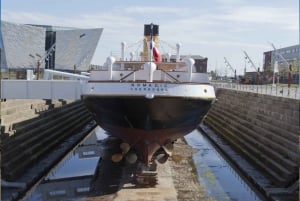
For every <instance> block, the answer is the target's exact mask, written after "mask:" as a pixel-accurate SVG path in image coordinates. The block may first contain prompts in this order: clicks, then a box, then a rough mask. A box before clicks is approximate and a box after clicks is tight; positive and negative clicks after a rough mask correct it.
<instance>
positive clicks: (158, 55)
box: [153, 47, 161, 62]
mask: <svg viewBox="0 0 300 201" xmlns="http://www.w3.org/2000/svg"><path fill="white" fill-rule="evenodd" d="M153 57H154V60H155V61H156V62H160V61H161V58H160V54H159V51H158V49H157V48H156V47H153Z"/></svg>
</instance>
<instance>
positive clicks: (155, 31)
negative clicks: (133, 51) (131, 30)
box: [142, 24, 159, 61]
mask: <svg viewBox="0 0 300 201" xmlns="http://www.w3.org/2000/svg"><path fill="white" fill-rule="evenodd" d="M151 27H152V29H151ZM151 35H152V37H151ZM151 38H152V41H153V42H154V43H155V46H156V48H158V46H159V25H156V24H145V25H144V47H143V52H142V60H143V61H149V54H150V51H149V45H148V44H149V42H150V41H151Z"/></svg>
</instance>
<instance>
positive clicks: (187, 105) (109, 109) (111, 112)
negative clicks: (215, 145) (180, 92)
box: [83, 96, 211, 164]
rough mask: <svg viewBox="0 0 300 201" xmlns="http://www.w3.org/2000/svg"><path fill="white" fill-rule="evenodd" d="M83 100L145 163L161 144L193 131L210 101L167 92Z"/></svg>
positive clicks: (105, 127)
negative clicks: (166, 94) (170, 94)
mask: <svg viewBox="0 0 300 201" xmlns="http://www.w3.org/2000/svg"><path fill="white" fill-rule="evenodd" d="M83 100H84V102H85V104H86V106H87V108H88V110H89V111H90V112H91V113H92V114H93V115H94V118H95V120H96V121H97V123H98V124H99V126H101V127H102V128H103V129H104V130H106V131H107V132H108V133H109V134H110V135H113V136H116V137H118V138H120V139H122V140H123V141H124V142H126V143H128V144H129V145H130V146H131V149H134V150H135V151H136V153H137V155H138V158H139V159H140V160H141V161H143V162H144V163H145V164H148V163H149V162H150V161H151V159H152V156H153V155H154V154H155V152H156V151H158V150H159V149H160V148H161V147H162V146H164V145H166V144H169V143H172V142H174V141H175V140H176V139H178V138H179V137H182V136H184V135H186V134H188V133H190V132H191V131H193V130H194V129H195V128H196V127H197V126H198V125H199V123H200V122H201V120H202V119H203V117H204V115H205V114H206V113H207V111H208V110H209V108H210V105H211V100H202V99H195V98H186V97H185V98H184V97H182V98H180V97H167V96H156V97H155V98H153V99H147V98H145V96H134V97H132V96H118V97H115V96H114V97H107V96H106V97H103V96H101V97H99V96H87V97H84V98H83Z"/></svg>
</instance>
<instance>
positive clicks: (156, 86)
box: [129, 83, 168, 92]
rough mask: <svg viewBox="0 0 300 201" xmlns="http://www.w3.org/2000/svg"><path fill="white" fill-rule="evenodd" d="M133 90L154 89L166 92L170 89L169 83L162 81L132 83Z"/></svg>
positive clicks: (154, 90) (131, 88)
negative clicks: (162, 82)
mask: <svg viewBox="0 0 300 201" xmlns="http://www.w3.org/2000/svg"><path fill="white" fill-rule="evenodd" d="M129 86H130V87H129V88H130V90H131V91H141V92H142V91H153V92H164V91H168V84H161V83H131V84H130V85H129Z"/></svg>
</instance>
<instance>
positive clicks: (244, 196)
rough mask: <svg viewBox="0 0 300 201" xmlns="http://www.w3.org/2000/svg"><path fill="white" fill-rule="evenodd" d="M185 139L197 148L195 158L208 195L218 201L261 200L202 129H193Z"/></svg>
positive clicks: (201, 180) (200, 179) (200, 178)
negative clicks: (203, 133)
mask: <svg viewBox="0 0 300 201" xmlns="http://www.w3.org/2000/svg"><path fill="white" fill-rule="evenodd" d="M185 139H186V141H187V142H188V144H189V145H191V146H192V147H193V148H195V149H196V150H197V152H196V153H194V156H193V158H194V162H195V165H196V167H197V172H198V175H199V181H200V182H201V185H202V186H203V187H204V189H205V191H206V192H207V194H208V196H210V197H212V198H214V199H215V200H217V201H256V200H257V201H260V200H261V199H260V198H259V197H257V195H256V193H255V192H254V191H253V190H252V189H251V188H250V187H249V186H248V185H247V184H246V183H245V182H244V181H243V180H242V178H241V177H240V176H239V175H238V174H237V173H236V172H235V171H234V170H233V169H232V168H231V166H230V165H229V164H228V162H227V161H225V160H224V159H223V158H222V156H221V155H220V154H219V153H218V152H217V151H216V150H215V148H214V147H213V146H212V145H211V143H210V142H209V140H208V139H207V138H206V137H205V136H203V135H202V134H201V133H200V131H198V130H195V131H193V132H192V133H190V134H189V135H187V136H186V137H185Z"/></svg>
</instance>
